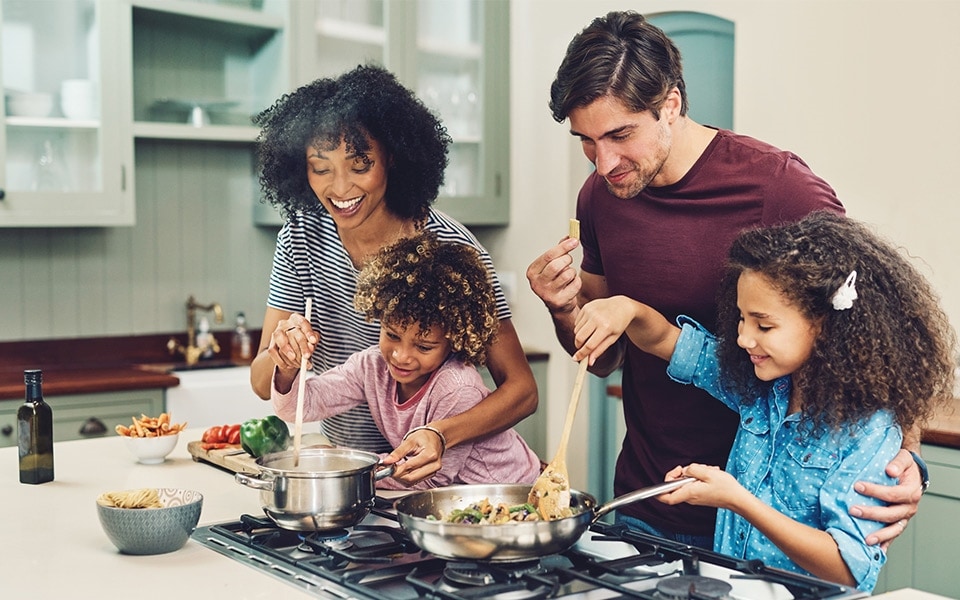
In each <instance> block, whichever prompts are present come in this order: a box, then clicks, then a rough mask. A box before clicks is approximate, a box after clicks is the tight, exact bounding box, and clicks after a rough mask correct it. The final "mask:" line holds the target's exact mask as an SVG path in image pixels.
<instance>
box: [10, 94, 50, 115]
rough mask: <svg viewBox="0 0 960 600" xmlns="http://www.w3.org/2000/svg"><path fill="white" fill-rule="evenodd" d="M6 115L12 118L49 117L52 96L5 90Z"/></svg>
mask: <svg viewBox="0 0 960 600" xmlns="http://www.w3.org/2000/svg"><path fill="white" fill-rule="evenodd" d="M6 100H7V114H8V115H10V116H12V117H49V116H50V113H52V112H53V94H50V93H47V92H18V91H14V90H7V93H6Z"/></svg>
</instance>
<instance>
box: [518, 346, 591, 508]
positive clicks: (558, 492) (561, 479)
mask: <svg viewBox="0 0 960 600" xmlns="http://www.w3.org/2000/svg"><path fill="white" fill-rule="evenodd" d="M586 374H587V359H586V358H584V359H583V360H581V361H580V367H579V368H578V369H577V379H576V381H574V383H573V394H572V395H571V396H570V404H569V406H567V419H566V421H565V422H564V424H563V434H562V435H561V436H560V445H559V446H558V447H557V453H556V454H555V455H554V457H553V460H551V461H550V464H548V465H547V467H546V468H545V469H544V470H543V472H542V473H540V476H539V477H537V480H536V481H534V482H533V487H532V488H531V489H530V494H529V495H528V496H527V502H529V503H530V504H533V505H534V506H536V507H537V512H538V513H540V518H541V519H544V520H545V521H553V520H555V519H562V518H564V517H569V516H571V514H572V513H571V512H570V476H569V474H568V473H567V442H568V441H570V430H571V429H573V418H574V417H575V416H576V414H577V404H579V403H580V391H581V390H582V389H583V380H584V377H585V376H586Z"/></svg>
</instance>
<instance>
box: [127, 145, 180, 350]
mask: <svg viewBox="0 0 960 600" xmlns="http://www.w3.org/2000/svg"><path fill="white" fill-rule="evenodd" d="M155 156H156V149H155V147H154V146H153V145H151V144H147V143H144V142H137V144H136V164H137V178H136V185H137V189H136V197H137V224H136V226H135V227H134V228H133V229H132V230H131V234H132V235H131V239H130V252H129V253H128V254H127V255H125V256H126V260H128V261H129V268H130V274H131V285H130V288H131V289H130V304H131V311H132V312H131V313H130V314H129V315H128V316H127V318H126V319H124V320H123V321H121V322H119V323H116V324H115V326H117V327H121V326H122V327H125V328H127V329H128V330H129V331H130V332H131V333H144V332H148V331H153V330H154V328H155V327H158V326H159V325H160V324H161V323H164V321H161V320H160V319H159V318H158V317H159V313H158V311H157V305H158V298H157V290H158V284H157V277H158V272H159V269H160V263H161V262H162V257H161V255H160V252H161V247H160V239H159V236H158V235H157V222H158V220H159V218H160V217H159V212H160V206H159V203H158V202H157V201H156V200H155V197H156V195H157V190H158V189H160V184H159V181H158V179H159V178H158V176H157V169H156V166H155V162H156V158H155ZM171 329H172V328H171ZM118 333H119V332H118Z"/></svg>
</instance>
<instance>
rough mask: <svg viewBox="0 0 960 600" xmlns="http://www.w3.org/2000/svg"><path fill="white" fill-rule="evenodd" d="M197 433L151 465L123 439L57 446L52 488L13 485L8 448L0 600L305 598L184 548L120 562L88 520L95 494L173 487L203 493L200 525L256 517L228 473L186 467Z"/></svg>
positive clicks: (197, 548)
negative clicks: (1, 599)
mask: <svg viewBox="0 0 960 600" xmlns="http://www.w3.org/2000/svg"><path fill="white" fill-rule="evenodd" d="M201 433H202V431H201V430H200V429H188V430H186V431H184V432H183V433H182V434H181V435H180V439H179V441H178V443H177V448H176V449H175V450H174V452H173V453H172V454H171V455H170V456H169V457H167V460H166V461H165V462H164V463H163V464H160V465H141V464H139V463H137V462H136V460H135V459H134V458H133V456H132V455H131V454H130V453H129V452H128V451H127V449H126V447H125V446H124V444H123V439H122V438H120V437H119V436H110V437H105V438H99V439H90V440H78V441H70V442H57V443H56V444H55V445H54V471H55V480H54V481H52V482H50V483H45V484H41V485H27V484H22V483H20V482H19V475H18V471H17V466H16V465H17V449H16V448H15V447H10V448H0V495H2V497H3V498H4V506H6V507H7V509H6V510H4V511H3V516H2V517H0V531H3V539H4V543H3V544H2V545H0V573H2V574H3V575H4V576H3V584H2V585H0V589H2V590H3V593H2V595H3V597H5V598H68V597H69V598H131V599H134V598H135V599H137V600H144V599H152V598H157V599H163V600H172V599H178V598H235V599H239V598H252V599H256V598H269V599H271V600H273V599H274V598H278V597H282V598H310V597H312V596H310V595H309V594H306V593H305V592H301V591H299V590H297V589H295V588H293V587H291V586H289V585H287V584H284V583H283V582H280V581H277V580H276V579H274V578H272V577H269V576H267V575H264V574H262V573H259V572H257V571H256V570H254V569H251V568H250V567H247V566H245V565H243V564H240V563H238V562H234V561H231V560H230V559H228V558H226V557H224V556H221V555H220V554H218V553H217V552H214V551H212V550H210V549H208V548H205V547H203V546H201V545H200V544H198V543H197V542H194V541H193V540H189V541H187V545H186V546H184V547H183V548H181V549H180V550H178V551H176V552H171V553H169V554H160V555H155V556H128V555H124V554H120V553H119V552H118V551H117V549H116V548H115V547H114V546H113V544H112V543H111V542H110V540H109V539H108V538H107V536H106V534H105V533H104V532H103V529H102V528H101V527H100V521H99V520H98V518H97V510H96V498H97V496H99V495H100V494H101V493H102V492H105V491H111V490H126V489H136V488H141V487H177V488H188V489H193V490H197V491H199V492H200V493H202V494H203V509H202V512H201V515H200V525H207V524H212V523H219V522H224V521H231V520H236V519H237V518H238V517H239V516H240V515H241V514H243V513H250V514H262V511H261V509H260V500H259V494H258V493H257V492H256V491H255V490H250V489H248V488H245V487H243V486H241V485H240V484H238V483H236V482H235V481H234V479H233V475H232V474H231V473H227V472H225V471H221V470H219V469H217V468H216V467H212V466H210V465H207V464H205V463H198V462H194V461H193V460H192V459H191V458H190V455H189V453H188V452H187V442H189V441H191V440H195V439H199V438H200V435H201Z"/></svg>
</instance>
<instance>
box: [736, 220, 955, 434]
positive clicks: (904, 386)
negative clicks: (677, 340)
mask: <svg viewBox="0 0 960 600" xmlns="http://www.w3.org/2000/svg"><path fill="white" fill-rule="evenodd" d="M854 270H856V272H857V278H856V290H857V296H858V297H857V299H856V300H854V301H853V306H852V307H851V308H849V309H847V310H836V309H834V308H833V305H832V303H831V299H832V297H833V294H834V293H835V292H836V291H837V290H838V289H839V288H840V286H841V285H843V283H844V282H845V281H846V279H847V277H848V276H849V274H850V272H851V271H854ZM744 271H753V272H756V273H759V274H761V275H763V276H764V277H766V279H767V280H768V281H769V282H771V283H772V284H773V285H774V286H775V287H776V288H777V289H778V290H779V291H780V292H781V293H782V294H783V297H784V298H785V299H786V300H787V301H788V302H790V303H791V304H792V305H793V306H795V307H797V308H798V309H799V310H800V311H801V313H802V314H803V315H804V316H806V318H808V319H810V320H811V321H813V322H818V323H820V334H819V335H818V336H817V339H816V341H815V342H814V347H813V351H812V353H811V355H810V358H809V359H808V360H807V362H806V363H805V364H804V365H803V366H802V367H801V368H800V369H799V370H798V371H797V372H795V373H794V374H793V385H794V386H796V388H797V389H798V390H802V393H803V419H804V420H805V421H806V424H807V425H809V426H812V427H813V428H814V430H820V431H822V430H823V428H824V427H826V428H829V429H832V430H835V431H836V430H839V429H841V427H842V426H844V425H850V424H853V423H854V422H856V421H857V420H859V419H861V418H864V417H867V416H868V415H870V414H872V413H873V412H875V411H878V410H882V409H886V410H889V411H890V412H891V413H892V414H893V415H894V417H895V418H896V420H897V422H898V423H899V424H900V426H901V428H903V430H904V431H907V430H909V429H911V428H912V427H914V426H915V425H920V426H923V425H924V424H925V423H926V421H927V420H929V418H930V417H931V416H932V415H933V414H934V412H935V411H936V409H937V408H939V406H940V403H941V402H945V401H946V400H947V399H949V398H950V397H952V393H953V379H954V368H955V363H954V360H955V347H956V340H955V335H954V332H953V329H952V328H951V326H950V323H949V320H948V319H947V316H946V314H945V313H944V311H943V310H942V309H941V308H940V306H939V300H938V297H937V295H936V294H935V292H934V291H933V289H932V288H931V286H930V284H929V283H928V282H927V280H926V279H925V278H924V277H923V276H922V275H921V274H920V273H919V271H917V270H916V269H915V268H914V267H913V266H912V265H911V264H910V263H909V262H908V261H907V260H906V259H905V258H904V257H903V256H902V255H901V254H900V253H899V252H898V251H897V249H896V248H894V247H893V246H892V245H890V244H888V243H887V242H886V241H884V240H883V239H881V238H879V237H878V236H877V235H875V234H874V233H873V232H871V231H870V230H869V229H868V228H867V227H866V226H865V225H863V224H861V223H859V222H857V221H855V220H853V219H849V218H846V217H843V216H840V215H836V214H833V213H830V212H826V211H819V212H815V213H813V214H811V215H809V216H808V217H806V218H804V219H802V220H801V221H799V222H797V223H793V224H788V225H782V226H777V227H769V228H763V229H756V230H752V231H748V232H745V233H742V234H741V235H740V236H739V237H738V238H737V239H736V240H735V241H734V243H733V246H732V247H731V249H730V254H729V264H728V270H727V273H726V275H725V277H724V279H723V283H722V284H721V288H720V292H719V299H718V304H719V307H720V308H719V313H718V315H719V323H720V328H721V329H720V332H719V338H720V348H719V351H718V352H719V358H720V365H721V369H722V371H723V373H724V375H725V376H728V377H729V381H730V387H731V390H733V391H735V392H738V393H740V394H742V395H743V397H744V398H756V397H757V395H758V394H761V393H765V392H766V391H767V390H768V389H769V386H770V385H771V382H762V381H760V380H758V379H757V377H756V375H755V374H754V368H753V365H752V364H751V363H750V360H749V358H748V355H747V353H746V352H745V351H744V350H743V349H742V348H740V347H738V346H737V335H738V333H737V329H738V324H739V320H740V311H739V309H738V308H737V280H738V279H739V277H740V274H741V273H742V272H744Z"/></svg>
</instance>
